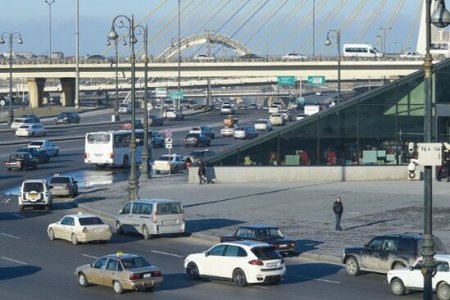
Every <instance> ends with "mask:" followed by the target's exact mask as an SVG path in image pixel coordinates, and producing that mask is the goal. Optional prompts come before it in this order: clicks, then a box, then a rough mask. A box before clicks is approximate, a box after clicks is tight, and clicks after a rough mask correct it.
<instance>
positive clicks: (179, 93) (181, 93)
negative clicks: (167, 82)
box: [169, 91, 184, 100]
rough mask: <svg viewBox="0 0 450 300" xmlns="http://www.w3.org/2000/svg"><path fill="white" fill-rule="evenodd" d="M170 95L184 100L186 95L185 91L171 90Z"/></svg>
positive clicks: (174, 98)
mask: <svg viewBox="0 0 450 300" xmlns="http://www.w3.org/2000/svg"><path fill="white" fill-rule="evenodd" d="M169 97H170V99H173V100H182V99H183V97H184V93H183V91H170V93H169Z"/></svg>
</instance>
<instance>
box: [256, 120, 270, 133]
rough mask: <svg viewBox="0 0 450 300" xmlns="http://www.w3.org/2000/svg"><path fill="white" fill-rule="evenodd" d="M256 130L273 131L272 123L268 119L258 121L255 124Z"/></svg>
mask: <svg viewBox="0 0 450 300" xmlns="http://www.w3.org/2000/svg"><path fill="white" fill-rule="evenodd" d="M255 129H256V130H257V131H271V130H272V123H271V122H270V121H269V120H268V119H258V120H256V123H255Z"/></svg>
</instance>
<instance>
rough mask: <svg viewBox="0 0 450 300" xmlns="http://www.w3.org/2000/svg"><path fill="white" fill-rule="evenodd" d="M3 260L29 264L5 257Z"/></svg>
mask: <svg viewBox="0 0 450 300" xmlns="http://www.w3.org/2000/svg"><path fill="white" fill-rule="evenodd" d="M2 258H3V259H4V260H9V261H12V262H15V263H18V264H21V265H26V264H27V263H24V262H23V261H19V260H15V259H12V258H8V257H4V256H2Z"/></svg>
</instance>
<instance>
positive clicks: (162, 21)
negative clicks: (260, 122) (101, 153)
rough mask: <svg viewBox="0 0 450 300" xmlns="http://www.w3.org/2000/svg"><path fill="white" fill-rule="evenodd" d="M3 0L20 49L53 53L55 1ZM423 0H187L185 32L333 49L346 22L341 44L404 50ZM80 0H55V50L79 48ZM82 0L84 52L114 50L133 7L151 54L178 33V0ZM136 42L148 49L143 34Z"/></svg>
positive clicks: (278, 50)
mask: <svg viewBox="0 0 450 300" xmlns="http://www.w3.org/2000/svg"><path fill="white" fill-rule="evenodd" d="M1 1H2V2H4V5H2V10H1V12H2V17H1V18H0V32H2V33H4V32H19V33H20V34H21V36H22V39H23V44H22V45H18V44H17V43H14V44H13V49H14V51H31V52H33V53H34V54H35V55H47V54H48V52H49V48H50V45H49V40H50V39H49V37H50V34H49V32H50V28H49V27H50V26H49V19H50V18H49V5H48V4H47V3H46V2H45V1H44V0H1ZM47 1H48V2H51V0H47ZM422 1H423V0H387V1H386V0H380V1H373V0H370V1H367V0H181V15H180V16H181V24H180V26H181V38H184V37H187V36H192V35H196V34H201V33H205V32H206V31H210V32H216V33H219V34H223V35H225V36H228V37H232V38H233V39H236V40H238V41H239V42H241V43H243V44H245V45H246V46H247V47H249V48H250V49H251V50H252V51H253V52H254V53H257V54H259V55H283V54H285V53H287V52H291V51H295V52H300V53H302V54H305V55H311V54H312V53H313V52H314V53H315V54H316V55H333V53H336V48H334V47H325V46H324V41H325V39H326V35H327V32H328V31H329V30H331V29H340V31H341V44H344V43H369V44H372V45H375V46H376V47H377V48H378V49H380V50H383V48H384V50H385V51H386V52H401V51H403V50H406V49H408V48H411V49H413V50H414V49H415V47H416V40H417V32H418V25H419V24H418V19H419V18H418V16H420V15H418V14H417V12H418V9H419V6H420V5H421V3H422ZM6 3H7V4H6ZM76 3H77V0H55V2H54V3H53V4H52V5H51V16H52V18H51V20H52V26H51V28H52V52H54V51H60V52H63V53H64V54H65V55H66V56H73V55H75V48H76V42H75V31H76ZM313 3H314V4H315V5H314V7H315V10H314V14H312V11H313ZM383 3H384V5H382V4H383ZM5 4H6V5H5ZM402 4H403V5H402ZM79 5H80V55H81V56H85V55H92V54H102V55H105V56H113V55H114V50H113V48H112V47H107V46H106V42H107V34H108V32H109V31H110V29H111V24H112V20H113V18H114V17H115V16H117V15H126V16H129V17H130V16H131V15H134V18H135V20H136V23H137V24H142V25H148V28H149V44H148V47H149V54H151V55H153V56H158V55H159V54H160V53H162V52H163V51H164V50H165V49H166V48H168V47H169V46H170V44H171V41H173V40H174V39H175V38H176V37H177V36H178V30H177V29H178V22H177V20H178V18H177V11H178V1H177V0H126V1H125V0H79ZM313 15H314V20H315V22H313V21H312V20H313V18H312V16H313ZM313 24H314V26H313ZM380 28H384V30H380ZM122 33H125V32H122ZM313 33H314V35H315V42H314V43H313V42H312V41H313V38H312V36H313ZM334 42H335V43H336V40H334ZM136 49H137V50H136V51H137V52H142V51H143V47H142V41H139V42H138V44H136ZM7 51H8V43H6V44H3V45H0V52H7ZM206 51H207V49H206V47H205V46H202V47H200V46H197V47H191V48H188V49H187V50H185V51H183V54H182V56H183V57H185V56H191V55H194V54H195V53H197V54H198V53H206ZM211 51H212V52H211V53H212V54H214V55H216V56H220V55H223V56H232V55H237V54H236V53H234V52H233V51H231V50H229V49H227V48H226V47H221V46H220V45H215V46H213V48H212V50H211ZM119 52H120V55H121V56H127V55H128V54H129V47H125V46H122V45H120V46H119Z"/></svg>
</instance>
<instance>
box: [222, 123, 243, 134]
mask: <svg viewBox="0 0 450 300" xmlns="http://www.w3.org/2000/svg"><path fill="white" fill-rule="evenodd" d="M237 128H239V127H238V126H237V125H233V126H231V127H224V128H222V129H221V130H220V135H221V136H233V134H234V131H235V130H236V129H237Z"/></svg>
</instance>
